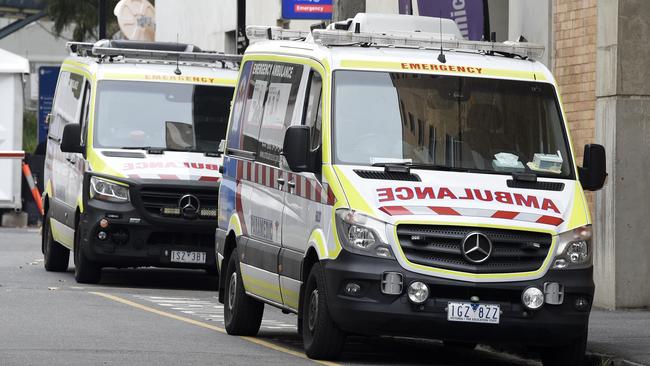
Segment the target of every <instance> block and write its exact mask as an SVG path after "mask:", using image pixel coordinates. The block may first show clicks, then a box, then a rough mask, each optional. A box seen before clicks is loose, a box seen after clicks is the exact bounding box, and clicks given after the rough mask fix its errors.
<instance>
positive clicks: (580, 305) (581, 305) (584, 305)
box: [573, 297, 589, 311]
mask: <svg viewBox="0 0 650 366" xmlns="http://www.w3.org/2000/svg"><path fill="white" fill-rule="evenodd" d="M573 307H575V308H576V310H578V311H586V310H589V300H587V299H585V298H584V297H579V298H577V299H576V301H575V302H574V303H573Z"/></svg>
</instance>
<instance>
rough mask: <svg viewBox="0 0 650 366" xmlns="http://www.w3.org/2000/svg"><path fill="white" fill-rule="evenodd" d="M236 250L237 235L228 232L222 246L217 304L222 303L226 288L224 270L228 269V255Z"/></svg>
mask: <svg viewBox="0 0 650 366" xmlns="http://www.w3.org/2000/svg"><path fill="white" fill-rule="evenodd" d="M235 248H237V235H236V234H235V231H234V230H230V231H229V232H228V235H226V242H225V243H224V246H223V261H222V262H221V263H222V265H221V268H219V302H221V303H223V301H224V294H223V291H224V289H225V288H226V280H225V279H226V270H227V269H228V261H230V255H231V254H232V252H233V251H234V250H235Z"/></svg>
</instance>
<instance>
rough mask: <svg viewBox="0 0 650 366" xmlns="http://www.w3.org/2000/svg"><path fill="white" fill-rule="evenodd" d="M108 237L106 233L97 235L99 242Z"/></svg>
mask: <svg viewBox="0 0 650 366" xmlns="http://www.w3.org/2000/svg"><path fill="white" fill-rule="evenodd" d="M107 236H108V235H107V234H106V232H105V231H100V232H98V233H97V238H98V239H99V240H106V237H107Z"/></svg>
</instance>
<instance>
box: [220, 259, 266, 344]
mask: <svg viewBox="0 0 650 366" xmlns="http://www.w3.org/2000/svg"><path fill="white" fill-rule="evenodd" d="M241 278H242V277H241V270H240V268H239V256H238V254H237V249H235V250H233V251H232V253H231V254H230V258H229V259H228V267H227V269H226V279H225V281H226V287H225V293H224V323H225V325H226V332H228V334H230V335H239V336H254V335H256V334H257V332H258V331H259V330H260V325H261V324H262V315H263V314H264V303H263V302H261V301H258V300H256V299H254V298H252V297H250V296H248V295H246V292H245V291H244V284H243V282H242V280H241Z"/></svg>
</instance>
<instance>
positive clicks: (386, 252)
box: [375, 246, 391, 258]
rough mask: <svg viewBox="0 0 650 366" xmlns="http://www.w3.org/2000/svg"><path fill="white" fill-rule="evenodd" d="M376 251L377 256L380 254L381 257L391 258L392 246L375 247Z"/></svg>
mask: <svg viewBox="0 0 650 366" xmlns="http://www.w3.org/2000/svg"><path fill="white" fill-rule="evenodd" d="M375 253H377V256H379V257H383V258H390V257H391V252H390V248H388V247H385V246H379V247H377V249H375Z"/></svg>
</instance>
